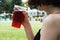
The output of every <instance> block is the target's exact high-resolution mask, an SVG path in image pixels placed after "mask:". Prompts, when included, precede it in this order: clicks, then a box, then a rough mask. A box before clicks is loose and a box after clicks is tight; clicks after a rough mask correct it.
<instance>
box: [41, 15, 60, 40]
mask: <svg viewBox="0 0 60 40" xmlns="http://www.w3.org/2000/svg"><path fill="white" fill-rule="evenodd" d="M59 30H60V14H51V15H49V16H47V17H46V19H45V20H44V22H43V27H42V29H41V39H40V40H57V38H58V35H60V31H59ZM59 40H60V39H59Z"/></svg>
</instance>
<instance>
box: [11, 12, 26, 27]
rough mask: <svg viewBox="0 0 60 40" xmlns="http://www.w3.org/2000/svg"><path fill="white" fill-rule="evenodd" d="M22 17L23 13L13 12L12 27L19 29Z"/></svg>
mask: <svg viewBox="0 0 60 40" xmlns="http://www.w3.org/2000/svg"><path fill="white" fill-rule="evenodd" d="M24 17H25V16H24V15H23V11H14V12H13V21H12V27H15V28H20V27H21V23H22V22H23V21H24Z"/></svg>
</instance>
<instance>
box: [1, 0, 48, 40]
mask: <svg viewBox="0 0 60 40" xmlns="http://www.w3.org/2000/svg"><path fill="white" fill-rule="evenodd" d="M38 2H39V0H38V1H37V0H36V1H34V0H0V40H27V37H26V33H25V30H24V27H23V26H21V28H20V29H17V28H13V27H12V26H11V23H12V16H13V13H12V12H13V7H14V5H18V6H19V7H20V8H21V10H22V9H25V10H26V11H27V13H28V19H29V21H30V23H31V26H32V29H33V33H34V35H36V33H37V32H38V30H39V29H40V28H41V27H42V22H43V19H44V18H45V17H46V16H47V12H45V11H44V10H43V11H41V10H40V9H39V4H36V3H38Z"/></svg>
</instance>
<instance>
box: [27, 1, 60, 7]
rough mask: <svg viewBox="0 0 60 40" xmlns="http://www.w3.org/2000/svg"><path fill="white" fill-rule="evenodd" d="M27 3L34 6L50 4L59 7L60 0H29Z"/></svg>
mask: <svg viewBox="0 0 60 40" xmlns="http://www.w3.org/2000/svg"><path fill="white" fill-rule="evenodd" d="M28 4H29V5H34V6H38V5H46V6H48V5H52V6H55V7H60V0H29V1H28Z"/></svg>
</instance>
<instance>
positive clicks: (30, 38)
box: [22, 12, 34, 40]
mask: <svg viewBox="0 0 60 40" xmlns="http://www.w3.org/2000/svg"><path fill="white" fill-rule="evenodd" d="M24 16H25V20H24V22H23V23H22V25H23V26H24V29H25V32H26V35H27V37H28V40H33V39H34V35H33V32H32V28H31V25H30V23H29V21H28V15H27V14H26V12H24Z"/></svg>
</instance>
